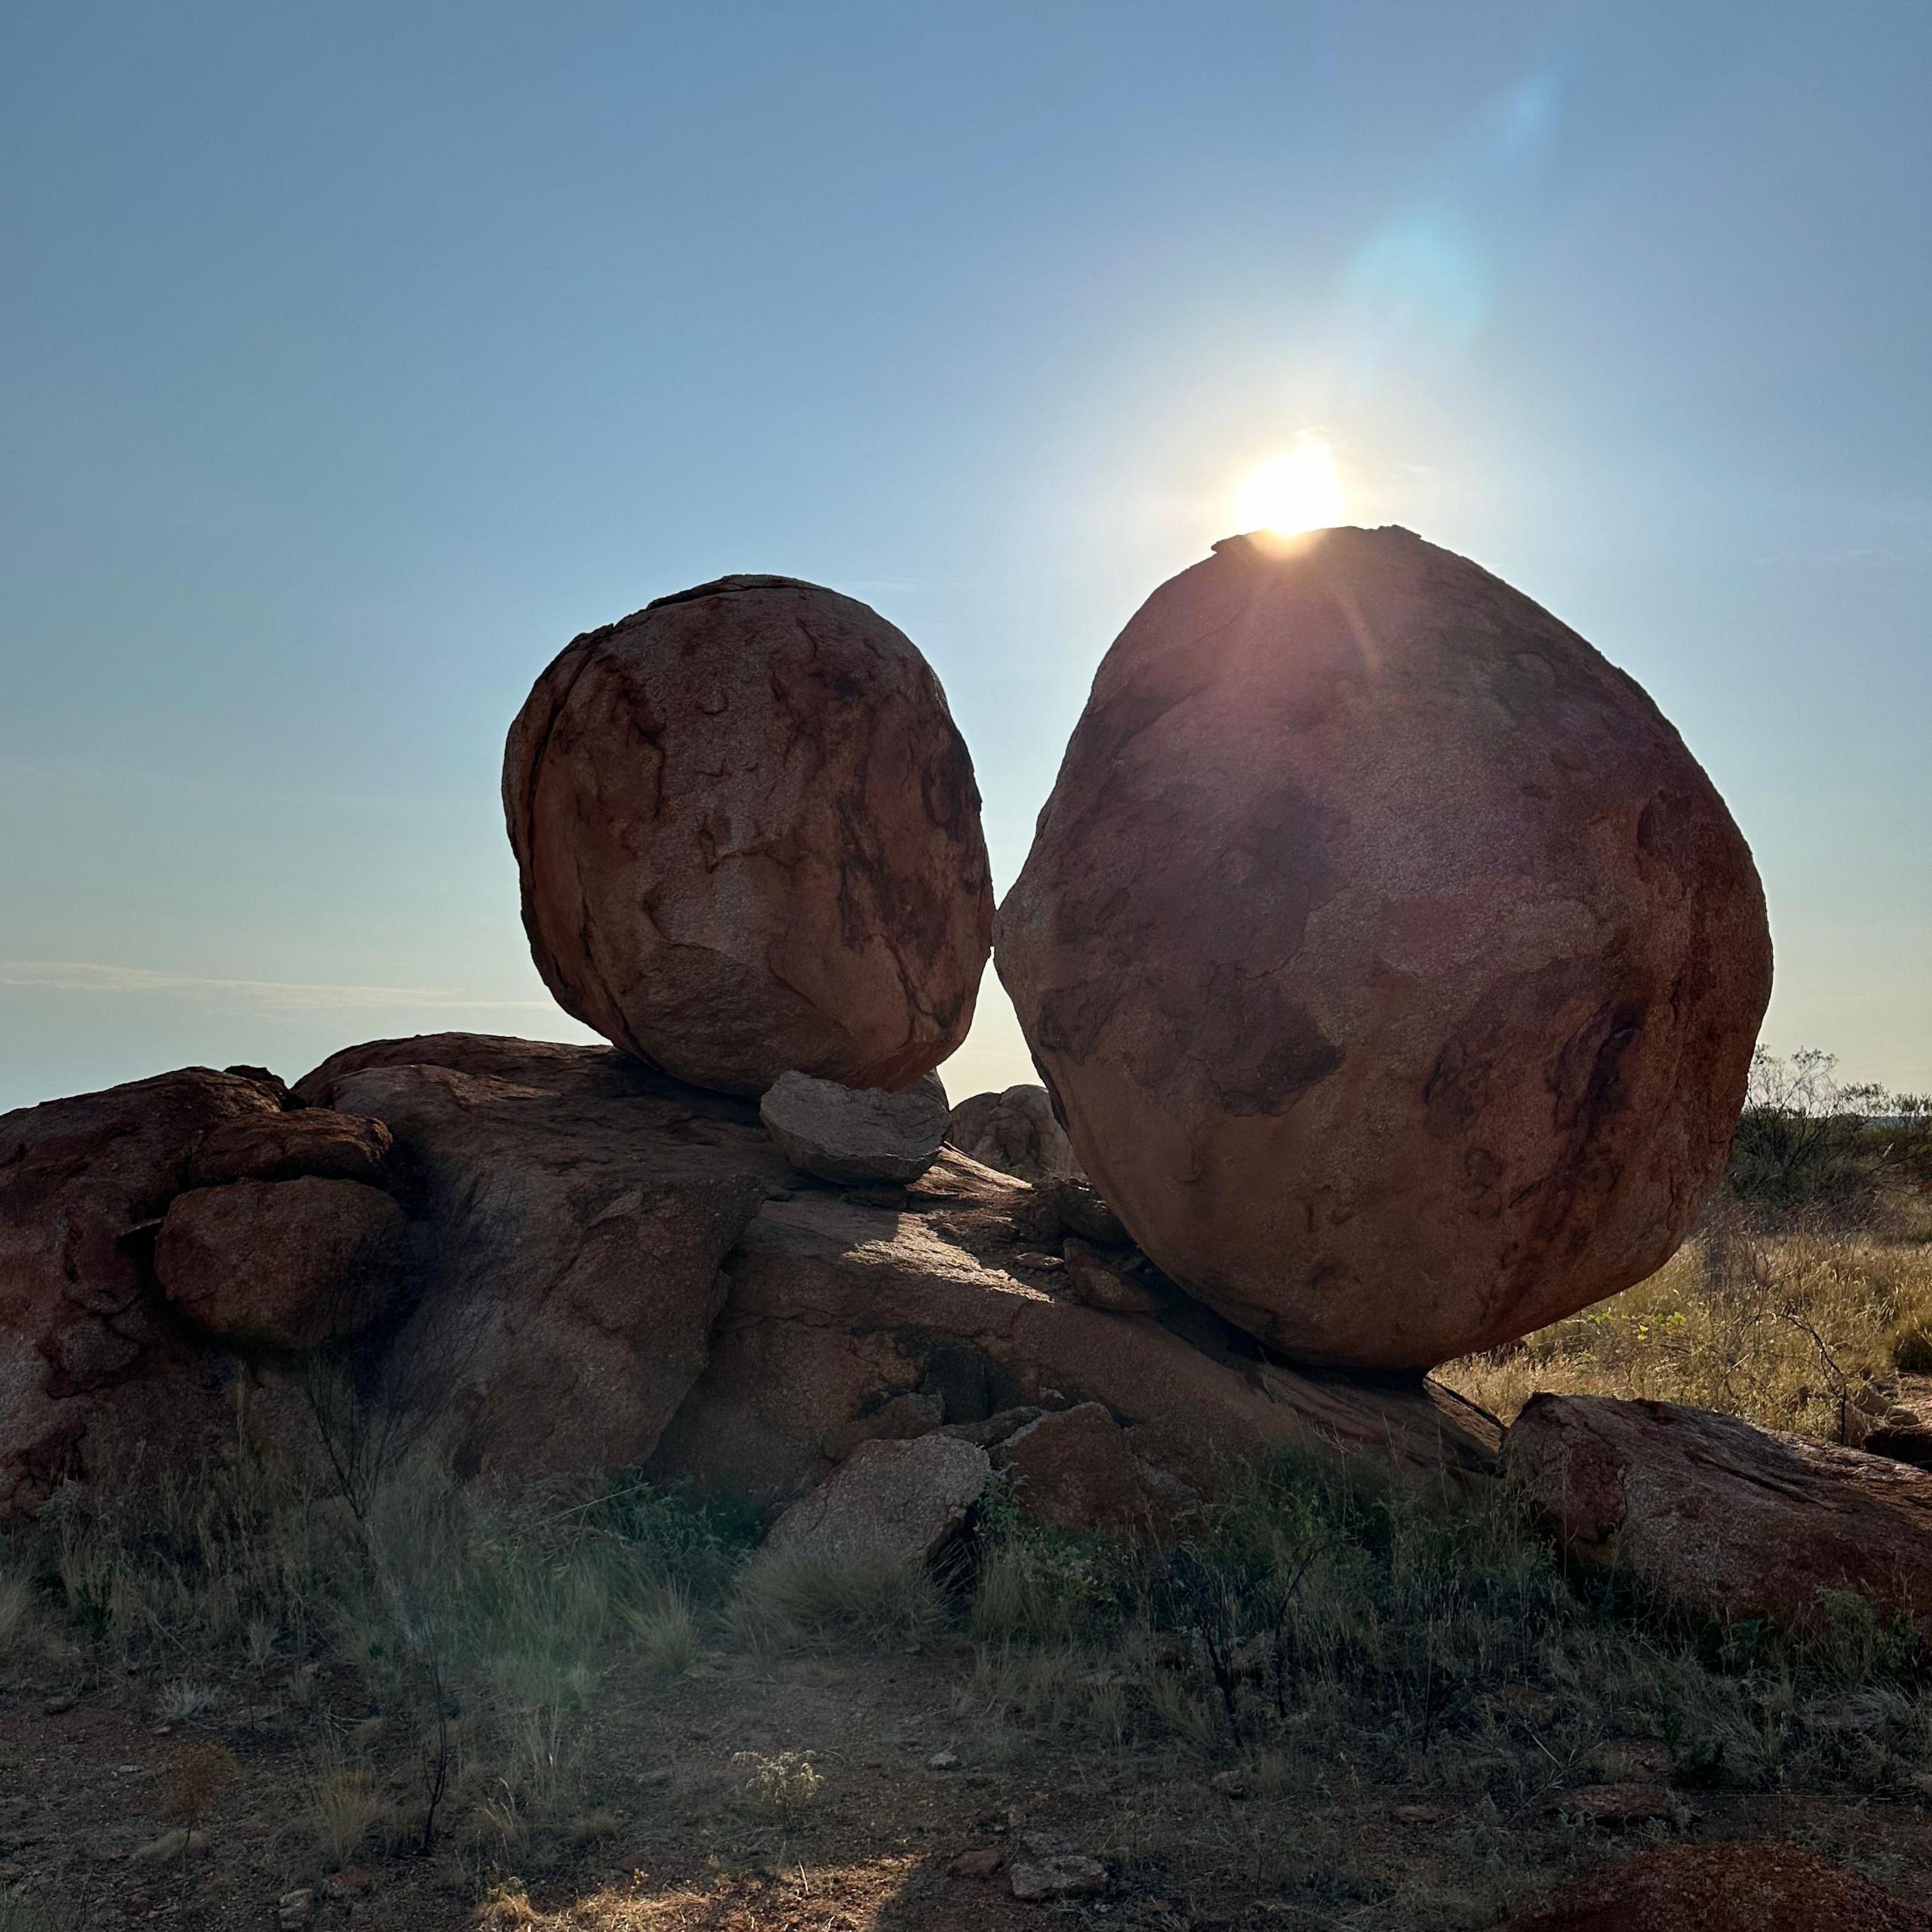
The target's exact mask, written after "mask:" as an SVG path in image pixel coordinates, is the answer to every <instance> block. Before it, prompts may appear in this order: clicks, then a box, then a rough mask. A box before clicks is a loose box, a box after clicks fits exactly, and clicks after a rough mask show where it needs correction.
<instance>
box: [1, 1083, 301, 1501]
mask: <svg viewBox="0 0 1932 1932" xmlns="http://www.w3.org/2000/svg"><path fill="white" fill-rule="evenodd" d="M280 1111H281V1097H280V1094H279V1093H278V1091H276V1090H275V1088H272V1087H270V1086H269V1085H267V1084H264V1083H263V1082H260V1081H255V1080H252V1079H250V1078H246V1077H245V1076H243V1075H236V1074H230V1073H217V1072H212V1071H211V1070H210V1069H208V1068H206V1067H188V1068H185V1069H183V1070H181V1071H180V1072H175V1073H164V1074H161V1075H158V1076H156V1077H155V1078H153V1079H151V1080H137V1081H132V1082H131V1083H129V1084H127V1085H125V1086H122V1087H113V1088H108V1089H107V1090H106V1091H105V1092H103V1093H98V1094H78V1095H75V1096H74V1097H72V1098H71V1099H67V1100H50V1101H48V1102H47V1103H45V1105H44V1106H37V1107H23V1108H20V1109H17V1111H15V1112H11V1113H8V1114H4V1115H0V1516H6V1515H18V1514H21V1513H23V1512H27V1511H29V1510H31V1509H34V1508H35V1507H36V1506H38V1504H39V1503H41V1502H42V1501H43V1500H45V1497H47V1495H48V1494H49V1493H50V1492H51V1491H52V1490H53V1489H54V1488H55V1487H57V1486H58V1485H59V1484H60V1483H62V1482H63V1481H66V1480H68V1479H69V1478H74V1479H78V1480H81V1481H88V1480H91V1479H94V1478H106V1477H111V1478H115V1479H117V1480H121V1481H132V1480H134V1479H135V1478H137V1476H138V1475H140V1473H141V1472H143V1471H146V1472H148V1473H149V1474H153V1473H158V1472H160V1471H162V1470H163V1469H173V1468H177V1467H180V1466H193V1464H194V1463H195V1462H197V1461H198V1460H201V1459H202V1458H204V1457H208V1456H211V1455H212V1454H214V1444H216V1443H217V1441H219V1440H220V1438H221V1436H222V1435H223V1432H224V1431H226V1432H228V1433H231V1434H232V1430H233V1416H232V1407H230V1405H229V1403H228V1402H227V1400H226V1396H225V1394H224V1389H225V1386H226V1380H227V1374H228V1371H226V1370H225V1369H224V1367H223V1364H221V1363H220V1361H216V1360H214V1359H211V1358H208V1356H206V1355H204V1354H202V1352H199V1351H198V1350H197V1349H195V1346H193V1344H192V1342H191V1341H189V1340H186V1339H184V1338H183V1337H182V1336H181V1335H180V1334H178V1333H177V1331H176V1329H175V1327H174V1324H172V1323H171V1321H170V1320H169V1318H168V1313H167V1310H166V1308H165V1304H164V1303H162V1299H161V1297H160V1294H159V1293H158V1290H157V1288H156V1287H155V1281H154V1278H153V1269H152V1249H153V1243H154V1237H155V1228H156V1226H157V1224H158V1223H159V1221H160V1220H161V1218H162V1215H163V1214H165V1212H166V1211H167V1209H168V1204H169V1202H170V1201H171V1200H173V1199H174V1197H175V1196H176V1195H177V1194H178V1193H179V1192H180V1191H181V1189H182V1188H183V1186H184V1185H185V1183H186V1180H187V1178H188V1174H189V1167H190V1163H191V1160H192V1155H193V1152H194V1150H195V1147H196V1146H197V1144H198V1143H200V1142H201V1141H202V1139H203V1137H205V1136H207V1135H209V1134H213V1133H215V1132H217V1131H220V1130H221V1129H222V1128H223V1127H224V1126H225V1125H227V1124H233V1123H238V1122H243V1121H249V1122H252V1121H257V1120H260V1119H264V1118H272V1117H274V1116H275V1115H278V1114H279V1112H280Z"/></svg>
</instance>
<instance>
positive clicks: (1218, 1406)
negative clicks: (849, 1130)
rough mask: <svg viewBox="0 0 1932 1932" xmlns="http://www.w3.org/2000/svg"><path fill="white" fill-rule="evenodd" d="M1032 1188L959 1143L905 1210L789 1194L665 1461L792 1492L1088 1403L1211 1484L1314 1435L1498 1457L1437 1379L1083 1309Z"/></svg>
mask: <svg viewBox="0 0 1932 1932" xmlns="http://www.w3.org/2000/svg"><path fill="white" fill-rule="evenodd" d="M1032 1192H1033V1190H1032V1189H1029V1187H1027V1186H1026V1185H1025V1183H1023V1182H1020V1181H1017V1180H1014V1179H1013V1178H1012V1177H1010V1176H1008V1175H1005V1174H995V1173H993V1172H992V1171H991V1170H989V1169H988V1168H983V1167H980V1165H979V1164H977V1162H974V1161H969V1160H968V1159H967V1158H965V1157H964V1155H961V1154H960V1153H958V1152H957V1151H956V1150H955V1149H951V1148H948V1149H943V1151H942V1152H941V1153H940V1157H939V1159H938V1160H937V1161H936V1162H935V1163H934V1165H933V1167H932V1168H931V1171H929V1172H928V1174H925V1175H924V1177H922V1178H921V1179H920V1180H917V1181H915V1182H914V1183H912V1185H911V1186H909V1188H908V1189H906V1207H905V1208H904V1210H903V1211H897V1210H892V1209H886V1208H878V1207H869V1206H866V1205H865V1204H862V1203H861V1202H859V1201H853V1200H849V1199H841V1198H838V1196H837V1195H832V1194H829V1193H826V1192H817V1191H814V1192H809V1193H803V1192H801V1193H800V1194H799V1195H798V1196H797V1197H796V1198H793V1199H781V1200H772V1201H767V1202H766V1203H765V1204H764V1206H763V1207H761V1209H760V1210H759V1211H758V1214H757V1215H756V1217H755V1218H754V1219H753V1220H752V1223H751V1224H750V1226H749V1227H747V1228H746V1230H745V1232H744V1233H743V1236H742V1237H741V1238H740V1240H739V1241H738V1244H737V1246H736V1247H734V1249H733V1250H732V1251H731V1254H728V1256H727V1257H725V1260H724V1272H725V1275H726V1278H727V1281H728V1293H727V1295H726V1298H725V1303H724V1309H723V1312H722V1313H721V1315H719V1317H718V1324H717V1327H716V1328H715V1330H714V1331H713V1333H712V1344H711V1360H710V1364H709V1367H707V1368H706V1370H705V1372H704V1374H703V1376H701V1377H700V1378H699V1380H698V1381H697V1384H696V1386H694V1388H693V1389H692V1390H691V1394H690V1395H689V1396H688V1398H686V1400H685V1404H684V1406H683V1407H681V1409H679V1411H678V1414H677V1415H676V1417H675V1418H674V1419H673V1420H672V1423H671V1425H670V1426H669V1428H668V1429H666V1431H665V1432H664V1436H663V1441H661V1442H660V1444H659V1446H658V1451H657V1456H656V1457H654V1459H653V1460H652V1462H651V1464H650V1465H649V1466H648V1473H650V1474H651V1475H655V1476H657V1477H660V1478H669V1479H674V1480H675V1479H687V1478H688V1479H694V1480H696V1481H705V1482H711V1483H715V1484H724V1485H726V1486H728V1487H732V1488H735V1489H737V1490H740V1491H744V1492H746V1493H748V1494H755V1495H760V1496H764V1497H774V1498H776V1497H788V1496H792V1495H796V1494H798V1493H799V1492H800V1491H802V1490H804V1489H807V1488H809V1487H811V1484H814V1483H815V1482H817V1481H819V1480H820V1479H821V1478H823V1476H824V1475H826V1473H827V1472H828V1471H829V1469H831V1467H832V1465H833V1464H835V1463H838V1462H841V1461H842V1460H844V1458H845V1457H847V1456H848V1455H849V1454H851V1451H853V1449H854V1447H857V1444H860V1442H863V1441H867V1440H869V1439H870V1438H875V1437H904V1436H914V1435H924V1434H925V1433H927V1432H929V1431H931V1430H932V1429H936V1428H939V1427H941V1426H944V1427H946V1428H949V1429H951V1428H955V1427H966V1428H971V1427H973V1426H975V1425H977V1424H980V1423H983V1422H985V1421H986V1420H989V1419H990V1418H992V1417H995V1416H998V1415H999V1414H1001V1413H1002V1412H1004V1411H1008V1410H1014V1409H1019V1408H1032V1409H1035V1410H1036V1411H1037V1410H1038V1409H1040V1408H1043V1407H1047V1406H1048V1405H1049V1404H1054V1405H1059V1404H1065V1403H1082V1402H1094V1403H1097V1404H1100V1405H1101V1407H1103V1409H1104V1411H1106V1414H1108V1415H1109V1416H1110V1417H1112V1418H1113V1420H1115V1422H1116V1423H1118V1424H1119V1425H1120V1426H1121V1428H1122V1429H1123V1430H1124V1432H1125V1434H1126V1437H1127V1440H1128V1444H1129V1446H1130V1447H1131V1449H1132V1451H1133V1452H1134V1454H1135V1455H1137V1457H1140V1458H1142V1459H1143V1460H1144V1461H1146V1463H1149V1464H1150V1465H1151V1466H1154V1467H1156V1468H1158V1469H1162V1470H1164V1471H1167V1472H1171V1473H1173V1474H1174V1475H1177V1476H1178V1477H1180V1478H1183V1479H1184V1480H1185V1481H1186V1482H1187V1483H1188V1484H1189V1485H1190V1486H1191V1487H1194V1488H1195V1489H1196V1490H1198V1491H1201V1492H1202V1493H1204V1494H1205V1493H1207V1492H1208V1491H1211V1490H1212V1489H1214V1487H1216V1485H1217V1480H1218V1479H1219V1478H1220V1477H1221V1476H1222V1475H1224V1474H1225V1473H1226V1469H1227V1468H1228V1466H1229V1465H1231V1464H1238V1463H1243V1462H1248V1461H1252V1460H1257V1459H1259V1458H1260V1457H1264V1456H1266V1454H1268V1453H1269V1451H1272V1450H1274V1449H1275V1448H1277V1447H1287V1446H1294V1445H1303V1446H1308V1445H1312V1444H1327V1445H1329V1446H1331V1447H1335V1448H1337V1449H1339V1450H1340V1451H1342V1452H1343V1454H1349V1455H1366V1456H1367V1457H1369V1458H1370V1459H1371V1461H1372V1462H1373V1463H1374V1464H1375V1465H1376V1466H1381V1467H1387V1466H1394V1467H1395V1468H1398V1469H1401V1470H1403V1471H1404V1472H1407V1473H1412V1474H1413V1473H1420V1474H1425V1475H1435V1474H1439V1473H1440V1472H1443V1471H1444V1470H1450V1471H1457V1470H1487V1469H1491V1468H1492V1467H1493V1466H1494V1465H1493V1460H1492V1457H1493V1454H1494V1448H1495V1446H1496V1444H1497V1440H1498V1435H1499V1432H1498V1431H1497V1428H1496V1425H1495V1423H1494V1421H1493V1420H1491V1417H1488V1416H1487V1415H1485V1414H1484V1413H1483V1412H1482V1411H1481V1410H1479V1409H1477V1408H1475V1407H1472V1405H1471V1404H1468V1403H1466V1402H1464V1401H1461V1400H1460V1398H1458V1397H1457V1396H1455V1395H1453V1394H1451V1392H1449V1391H1448V1390H1447V1389H1443V1388H1441V1387H1440V1386H1438V1385H1436V1384H1435V1383H1427V1384H1425V1385H1423V1386H1420V1387H1414V1386H1407V1387H1386V1386H1361V1385H1358V1384H1353V1383H1346V1382H1343V1381H1341V1380H1317V1379H1315V1378H1314V1377H1308V1376H1302V1375H1297V1374H1293V1373H1291V1372H1290V1371H1287V1370H1284V1369H1281V1368H1278V1367H1273V1366H1271V1365H1270V1364H1267V1363H1266V1362H1264V1361H1262V1360H1261V1359H1260V1354H1259V1351H1258V1350H1257V1349H1255V1347H1254V1344H1253V1343H1251V1342H1250V1341H1249V1340H1248V1339H1247V1337H1244V1336H1241V1335H1239V1334H1236V1333H1235V1331H1232V1330H1230V1329H1229V1327H1228V1326H1227V1324H1226V1323H1224V1322H1223V1321H1221V1320H1220V1318H1219V1317H1218V1316H1217V1315H1214V1314H1213V1313H1212V1312H1211V1311H1209V1310H1207V1309H1203V1308H1201V1307H1199V1306H1198V1305H1195V1304H1189V1305H1186V1306H1175V1307H1174V1308H1171V1309H1168V1310H1166V1311H1164V1313H1163V1315H1162V1317H1161V1319H1159V1320H1158V1321H1157V1320H1155V1319H1152V1318H1149V1317H1147V1316H1145V1315H1119V1314H1109V1313H1104V1312H1102V1311H1101V1310H1100V1309H1095V1308H1090V1307H1087V1306H1083V1305H1082V1304H1081V1303H1080V1302H1078V1301H1077V1300H1074V1299H1072V1297H1070V1296H1069V1294H1067V1293H1066V1291H1065V1273H1064V1270H1063V1269H1057V1270H1056V1269H1043V1268H1041V1266H1039V1265H1038V1264H1039V1263H1040V1262H1041V1261H1042V1260H1046V1259H1051V1258H1054V1257H1043V1256H1041V1255H1040V1254H1038V1253H1036V1252H1035V1251H1034V1249H1033V1247H1032V1245H1031V1244H1030V1241H1029V1238H1027V1237H1026V1236H1023V1235H1019V1234H1017V1232H1016V1230H1015V1227H1014V1219H1015V1214H1016V1211H1017V1210H1020V1209H1022V1208H1023V1207H1029V1206H1030V1205H1031V1204H1032ZM1003 1433H1004V1434H1011V1430H1010V1429H1009V1430H1007V1431H1004V1432H1003Z"/></svg>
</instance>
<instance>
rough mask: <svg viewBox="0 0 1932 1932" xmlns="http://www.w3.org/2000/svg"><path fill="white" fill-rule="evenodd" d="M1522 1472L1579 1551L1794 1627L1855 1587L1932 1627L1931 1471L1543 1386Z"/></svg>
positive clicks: (1737, 1612)
mask: <svg viewBox="0 0 1932 1932" xmlns="http://www.w3.org/2000/svg"><path fill="white" fill-rule="evenodd" d="M1505 1460H1506V1465H1507V1468H1508V1470H1509V1474H1510V1475H1512V1477H1513V1478H1515V1480H1516V1481H1519V1482H1520V1483H1521V1484H1523V1485H1524V1489H1525V1491H1526V1493H1527V1495H1528V1496H1529V1497H1530V1498H1531V1500H1532V1501H1533V1502H1534V1503H1536V1505H1537V1506H1538V1507H1539V1508H1540V1509H1541V1510H1542V1511H1543V1513H1544V1515H1546V1517H1547V1518H1548V1519H1549V1521H1550V1523H1551V1524H1552V1527H1554V1528H1555V1531H1556V1532H1557V1534H1558V1537H1560V1539H1561V1542H1562V1544H1563V1547H1564V1549H1565V1550H1566V1551H1567V1552H1568V1553H1569V1555H1571V1557H1572V1558H1574V1559H1575V1560H1577V1561H1580V1562H1583V1563H1586V1564H1591V1565H1593V1566H1595V1567H1598V1568H1602V1569H1607V1570H1617V1571H1622V1572H1623V1573H1624V1574H1627V1575H1629V1576H1630V1577H1633V1578H1634V1579H1635V1580H1637V1581H1638V1582H1639V1583H1642V1584H1643V1585H1644V1586H1646V1587H1647V1588H1648V1589H1651V1590H1652V1591H1654V1592H1655V1593H1656V1594H1657V1595H1658V1596H1659V1597H1660V1598H1663V1600H1664V1601H1667V1602H1669V1603H1672V1604H1678V1605H1679V1606H1681V1607H1684V1608H1685V1609H1688V1610H1692V1611H1697V1612H1700V1613H1701V1614H1704V1615H1706V1616H1710V1617H1719V1618H1730V1617H1755V1618H1762V1619H1764V1620H1766V1621H1767V1622H1769V1623H1775V1624H1778V1625H1780V1626H1783V1627H1785V1628H1786V1629H1797V1630H1808V1629H1816V1628H1817V1627H1818V1626H1820V1625H1821V1624H1822V1623H1824V1622H1825V1621H1826V1619H1827V1618H1828V1617H1829V1615H1830V1614H1831V1607H1832V1596H1833V1595H1834V1594H1835V1593H1842V1592H1853V1593H1854V1594H1856V1595H1858V1596H1860V1597H1863V1598H1864V1599H1865V1600H1866V1601H1867V1602H1868V1603H1869V1604H1871V1606H1872V1609H1873V1610H1874V1611H1876V1612H1877V1614H1878V1616H1879V1617H1881V1618H1883V1619H1885V1620H1890V1619H1893V1618H1895V1617H1909V1618H1912V1620H1915V1622H1916V1623H1918V1626H1919V1627H1920V1628H1921V1629H1923V1630H1924V1631H1925V1632H1927V1633H1928V1634H1932V1474H1928V1473H1927V1472H1926V1471H1924V1470H1923V1469H1912V1468H1909V1467H1908V1466H1906V1464H1904V1463H1894V1462H1890V1461H1888V1460H1887V1459H1886V1458H1885V1457H1882V1456H1869V1455H1866V1454H1864V1453H1863V1451H1859V1450H1856V1449H1841V1448H1837V1447H1833V1446H1832V1445H1831V1444H1826V1443H1822V1442H1812V1441H1807V1440H1806V1439H1805V1438H1803V1437H1801V1436H1796V1435H1777V1434H1774V1433H1773V1432H1771V1431H1770V1430H1768V1429H1756V1428H1754V1427H1752V1425H1751V1424H1750V1423H1747V1422H1740V1421H1739V1420H1737V1417H1734V1416H1721V1415H1713V1414H1710V1413H1709V1412H1708V1411H1705V1410H1703V1409H1690V1408H1681V1407H1678V1406H1677V1405H1676V1404H1674V1403H1669V1402H1635V1401H1617V1400H1615V1399H1614V1398H1611V1397H1608V1396H1598V1395H1537V1396H1533V1397H1532V1398H1531V1400H1530V1401H1529V1403H1528V1404H1527V1407H1524V1410H1523V1412H1522V1414H1521V1415H1519V1416H1518V1417H1517V1419H1516V1420H1515V1423H1512V1425H1511V1426H1510V1429H1509V1436H1508V1438H1507V1442H1506V1455H1505Z"/></svg>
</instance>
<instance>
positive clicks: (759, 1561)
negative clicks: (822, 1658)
mask: <svg viewBox="0 0 1932 1932" xmlns="http://www.w3.org/2000/svg"><path fill="white" fill-rule="evenodd" d="M942 1617H943V1603H942V1601H941V1598H940V1592H939V1587H938V1586H937V1583H934V1580H933V1579H932V1577H931V1576H930V1575H929V1574H928V1573H927V1572H926V1571H925V1570H924V1568H923V1567H921V1566H920V1565H918V1564H896V1563H864V1562H856V1563H855V1562H846V1561H841V1560H839V1559H838V1558H832V1557H827V1556H822V1555H809V1554H806V1553H804V1552H794V1551H787V1552H778V1551H768V1552H764V1554H762V1555H760V1556H758V1558H755V1560H754V1561H752V1562H751V1563H749V1564H747V1565H746V1567H745V1569H744V1570H743V1572H742V1574H740V1577H739V1580H738V1588H737V1592H736V1594H735V1595H734V1596H733V1597H732V1598H731V1601H730V1602H729V1603H728V1604H727V1605H726V1606H725V1611H724V1622H725V1626H726V1628H727V1629H728V1630H729V1631H730V1632H731V1635H733V1636H734V1637H735V1638H737V1639H738V1641H740V1642H741V1643H743V1644H746V1646H747V1647H749V1648H751V1649H752V1650H757V1651H786V1650H798V1649H812V1648H822V1647H855V1646H863V1647H866V1648H868V1649H879V1648H883V1647H888V1646H891V1645H897V1646H900V1647H904V1646H906V1645H907V1644H917V1643H919V1642H921V1641H923V1640H924V1639H925V1638H929V1637H930V1636H931V1635H932V1634H933V1633H934V1632H935V1631H936V1630H937V1629H938V1627H939V1626H940V1621H941V1620H942Z"/></svg>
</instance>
